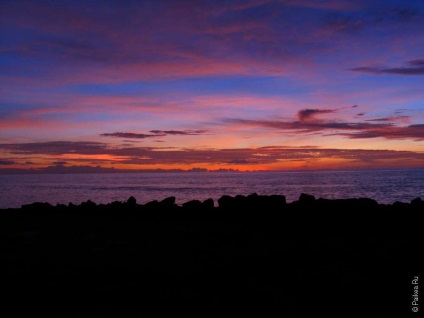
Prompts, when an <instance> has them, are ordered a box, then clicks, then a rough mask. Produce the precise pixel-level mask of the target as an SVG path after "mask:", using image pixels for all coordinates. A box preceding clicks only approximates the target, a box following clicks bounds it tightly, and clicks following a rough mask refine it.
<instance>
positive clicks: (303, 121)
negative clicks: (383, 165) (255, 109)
mask: <svg viewBox="0 0 424 318" xmlns="http://www.w3.org/2000/svg"><path fill="white" fill-rule="evenodd" d="M355 106H356V105H355ZM355 106H354V107H355ZM335 111H336V110H328V109H323V110H320V109H305V110H301V111H300V112H298V113H297V116H298V118H299V121H282V120H281V121H279V120H252V119H240V118H226V119H223V122H224V123H229V124H236V125H245V126H253V127H255V126H256V127H264V128H271V129H277V130H280V131H282V132H284V133H290V132H291V133H300V132H302V133H313V132H319V133H322V134H323V135H325V136H343V137H347V138H350V139H359V138H377V137H381V138H386V139H411V140H415V141H420V140H424V124H415V125H409V126H397V125H395V124H394V123H393V122H394V121H399V122H408V121H409V116H393V117H384V118H376V119H368V120H365V121H360V122H347V121H334V120H314V117H313V116H315V115H318V114H327V113H334V112H335ZM362 116H363V115H360V116H359V117H362ZM357 117H358V115H357Z"/></svg>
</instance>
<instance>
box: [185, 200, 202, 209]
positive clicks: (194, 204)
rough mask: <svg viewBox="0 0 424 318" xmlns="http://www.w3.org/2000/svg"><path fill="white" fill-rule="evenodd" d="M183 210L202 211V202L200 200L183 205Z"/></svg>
mask: <svg viewBox="0 0 424 318" xmlns="http://www.w3.org/2000/svg"><path fill="white" fill-rule="evenodd" d="M182 207H183V209H187V210H191V211H192V210H196V209H198V210H201V209H202V207H203V205H202V202H200V201H199V200H191V201H188V202H185V203H183V205H182Z"/></svg>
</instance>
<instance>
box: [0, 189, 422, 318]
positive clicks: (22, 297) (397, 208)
mask: <svg viewBox="0 0 424 318" xmlns="http://www.w3.org/2000/svg"><path fill="white" fill-rule="evenodd" d="M423 212H424V201H422V200H421V199H420V198H417V199H414V200H412V201H411V202H410V203H401V202H394V203H393V204H388V205H384V204H378V203H377V202H376V201H374V200H372V199H367V198H359V199H343V200H326V199H316V198H315V197H314V196H312V195H308V194H302V195H301V196H300V198H299V200H297V201H294V202H290V203H288V202H286V199H285V197H284V196H282V195H271V196H262V195H257V194H252V195H249V196H241V195H240V196H235V197H231V196H223V197H221V198H220V199H219V200H218V202H214V201H213V200H211V199H209V200H205V201H203V202H201V201H198V200H192V201H189V202H186V203H184V204H182V205H177V204H175V198H174V197H169V198H167V199H165V200H162V201H150V202H146V203H144V204H139V203H137V202H136V200H135V199H134V198H133V197H131V198H129V199H128V200H127V201H125V202H112V203H110V204H99V205H97V204H96V203H94V202H92V201H87V202H83V203H81V204H80V205H75V204H72V203H70V204H69V205H60V204H59V205H56V206H52V205H50V204H48V203H34V204H30V205H24V206H22V208H20V209H3V210H0V227H1V231H0V232H1V235H2V238H3V239H2V243H1V244H2V248H1V250H2V252H1V264H2V276H3V277H2V281H3V288H4V289H5V291H6V292H7V298H6V299H5V304H9V305H10V306H11V307H12V308H13V312H14V313H15V314H16V316H22V314H40V313H42V314H43V315H44V316H52V317H105V316H115V317H169V316H171V315H172V316H181V317H217V316H243V315H247V314H249V315H256V316H260V317H274V316H275V317H277V316H278V317H281V316H284V317H315V316H318V315H320V314H327V315H339V316H340V317H358V316H360V317H380V316H381V317H406V316H407V315H408V314H410V313H411V308H410V296H411V290H412V289H411V283H410V281H411V279H412V277H414V276H415V275H419V274H420V272H421V271H422V270H421V269H422V268H424V267H423V263H422V261H421V259H420V258H421V257H420V256H421V255H420V254H422V250H423V247H424V246H423V245H424V244H423V242H424V241H423V238H422V234H421V233H420V230H419V227H420V226H421V224H422V215H423Z"/></svg>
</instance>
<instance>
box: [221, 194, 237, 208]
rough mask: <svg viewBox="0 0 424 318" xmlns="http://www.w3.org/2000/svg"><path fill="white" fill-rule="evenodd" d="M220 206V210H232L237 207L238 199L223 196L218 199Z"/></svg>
mask: <svg viewBox="0 0 424 318" xmlns="http://www.w3.org/2000/svg"><path fill="white" fill-rule="evenodd" d="M218 204H219V207H220V208H223V209H231V208H234V207H235V206H236V199H235V198H234V197H232V196H229V195H223V196H222V197H220V198H219V199H218Z"/></svg>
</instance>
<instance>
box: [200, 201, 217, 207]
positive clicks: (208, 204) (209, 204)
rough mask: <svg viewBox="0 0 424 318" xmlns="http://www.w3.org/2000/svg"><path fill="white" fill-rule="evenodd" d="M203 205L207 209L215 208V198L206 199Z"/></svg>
mask: <svg viewBox="0 0 424 318" xmlns="http://www.w3.org/2000/svg"><path fill="white" fill-rule="evenodd" d="M202 205H203V207H204V208H206V209H213V208H214V207H215V203H214V201H213V199H206V200H205V201H203V203H202Z"/></svg>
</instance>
